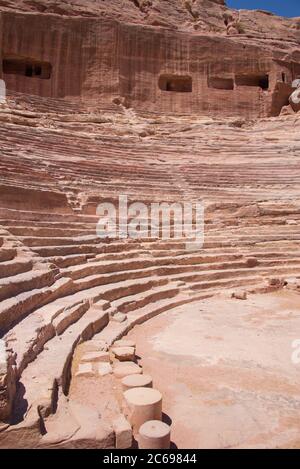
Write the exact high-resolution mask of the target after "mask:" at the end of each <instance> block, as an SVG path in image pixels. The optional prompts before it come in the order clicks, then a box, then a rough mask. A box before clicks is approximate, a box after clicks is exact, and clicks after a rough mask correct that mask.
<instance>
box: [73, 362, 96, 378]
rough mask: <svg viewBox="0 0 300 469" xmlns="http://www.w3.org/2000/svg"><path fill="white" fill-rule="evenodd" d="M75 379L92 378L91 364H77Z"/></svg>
mask: <svg viewBox="0 0 300 469" xmlns="http://www.w3.org/2000/svg"><path fill="white" fill-rule="evenodd" d="M75 376H76V377H77V378H79V377H80V378H81V377H84V378H91V377H92V376H94V371H93V365H92V363H79V366H78V370H77V372H76V373H75Z"/></svg>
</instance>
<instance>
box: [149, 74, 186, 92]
mask: <svg viewBox="0 0 300 469" xmlns="http://www.w3.org/2000/svg"><path fill="white" fill-rule="evenodd" d="M158 86H159V88H160V89H161V90H162V91H170V92H175V93H191V92H192V91H193V80H192V77H190V76H188V75H160V77H159V79H158Z"/></svg>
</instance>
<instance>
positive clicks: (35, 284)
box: [0, 269, 56, 301]
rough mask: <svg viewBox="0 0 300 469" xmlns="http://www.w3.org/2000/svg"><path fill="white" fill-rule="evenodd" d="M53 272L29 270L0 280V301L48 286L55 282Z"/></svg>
mask: <svg viewBox="0 0 300 469" xmlns="http://www.w3.org/2000/svg"><path fill="white" fill-rule="evenodd" d="M55 273H56V272H55V271H53V270H50V269H49V270H48V269H47V270H46V269H45V270H30V271H29V272H25V273H22V274H17V275H14V276H12V277H8V278H2V279H0V301H3V300H5V299H8V298H11V297H15V296H17V295H19V294H20V293H23V292H26V291H28V290H36V289H39V288H42V287H46V286H50V285H52V284H53V283H54V280H55Z"/></svg>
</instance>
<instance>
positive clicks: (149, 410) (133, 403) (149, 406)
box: [123, 388, 162, 433]
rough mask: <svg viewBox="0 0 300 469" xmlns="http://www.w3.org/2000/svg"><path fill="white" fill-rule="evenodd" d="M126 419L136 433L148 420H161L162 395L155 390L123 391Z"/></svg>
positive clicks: (134, 389)
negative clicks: (126, 411) (126, 412)
mask: <svg viewBox="0 0 300 469" xmlns="http://www.w3.org/2000/svg"><path fill="white" fill-rule="evenodd" d="M123 394H124V398H125V401H126V404H127V410H128V419H129V422H130V423H131V425H132V427H133V431H134V432H135V433H137V432H138V431H139V429H140V426H141V425H143V423H145V422H147V421H148V420H161V414H162V395H161V393H160V392H159V391H157V389H152V388H132V389H128V391H125V392H124V393H123Z"/></svg>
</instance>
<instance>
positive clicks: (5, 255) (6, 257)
mask: <svg viewBox="0 0 300 469" xmlns="http://www.w3.org/2000/svg"><path fill="white" fill-rule="evenodd" d="M16 255H17V250H16V249H15V248H3V247H2V248H1V250H0V262H7V261H11V260H12V259H14V257H15V256H16Z"/></svg>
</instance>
